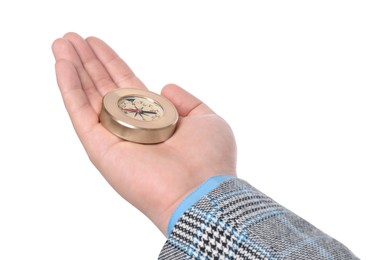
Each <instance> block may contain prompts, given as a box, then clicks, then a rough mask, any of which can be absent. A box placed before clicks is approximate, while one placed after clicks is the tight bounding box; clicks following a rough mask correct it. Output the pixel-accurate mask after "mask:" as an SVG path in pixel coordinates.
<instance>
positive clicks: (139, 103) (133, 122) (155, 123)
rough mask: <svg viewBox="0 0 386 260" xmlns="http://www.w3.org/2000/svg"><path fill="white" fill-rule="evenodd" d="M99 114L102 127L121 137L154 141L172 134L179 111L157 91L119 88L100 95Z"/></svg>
mask: <svg viewBox="0 0 386 260" xmlns="http://www.w3.org/2000/svg"><path fill="white" fill-rule="evenodd" d="M99 118H100V122H101V124H102V125H103V126H104V127H105V128H107V129H108V130H109V131H110V132H111V133H113V134H115V135H116V136H118V137H120V138H122V139H124V140H127V141H130V142H136V143H144V144H154V143H161V142H164V141H166V140H167V139H169V138H170V137H171V136H172V135H173V133H174V131H175V128H176V125H177V121H178V113H177V110H176V108H175V107H174V105H173V104H172V103H171V102H170V101H169V100H168V99H166V98H165V97H163V96H160V95H158V94H156V93H153V92H151V91H147V90H141V89H133V88H118V89H114V90H112V91H110V92H109V93H107V94H106V95H105V96H104V97H103V101H102V111H101V114H100V116H99Z"/></svg>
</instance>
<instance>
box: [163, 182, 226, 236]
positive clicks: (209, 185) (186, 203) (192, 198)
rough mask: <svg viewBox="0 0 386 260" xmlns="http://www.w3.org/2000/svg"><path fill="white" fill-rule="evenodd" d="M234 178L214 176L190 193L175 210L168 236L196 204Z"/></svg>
mask: <svg viewBox="0 0 386 260" xmlns="http://www.w3.org/2000/svg"><path fill="white" fill-rule="evenodd" d="M233 178H234V177H233V176H228V175H219V176H213V177H211V178H209V179H208V180H206V181H205V182H204V183H203V184H201V185H200V186H199V187H198V188H197V189H195V190H194V191H193V192H192V193H190V194H189V195H188V197H186V198H185V199H184V200H183V201H182V202H181V203H180V204H179V205H178V206H177V208H176V209H175V210H174V212H173V214H172V216H171V218H170V220H169V224H168V230H167V236H168V237H169V235H170V233H171V232H172V229H173V227H174V225H175V224H176V223H177V221H178V220H179V219H180V217H181V216H182V215H183V214H184V213H185V212H186V211H187V210H188V209H189V208H190V207H192V206H193V205H194V204H196V202H197V201H199V200H200V199H201V198H203V197H204V196H205V195H206V194H208V193H209V192H211V191H212V190H214V189H215V188H217V187H218V186H220V185H221V184H222V183H223V182H225V181H227V180H229V179H233Z"/></svg>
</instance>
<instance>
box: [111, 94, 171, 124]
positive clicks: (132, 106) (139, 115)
mask: <svg viewBox="0 0 386 260" xmlns="http://www.w3.org/2000/svg"><path fill="white" fill-rule="evenodd" d="M118 107H119V108H120V109H121V111H122V112H123V113H124V114H126V115H127V116H129V117H131V118H134V119H137V120H140V121H154V120H157V119H159V118H160V117H162V116H163V114H164V111H163V109H162V107H161V105H159V104H158V103H156V102H155V101H154V100H152V99H149V98H145V97H136V96H128V97H124V98H121V99H120V100H119V101H118Z"/></svg>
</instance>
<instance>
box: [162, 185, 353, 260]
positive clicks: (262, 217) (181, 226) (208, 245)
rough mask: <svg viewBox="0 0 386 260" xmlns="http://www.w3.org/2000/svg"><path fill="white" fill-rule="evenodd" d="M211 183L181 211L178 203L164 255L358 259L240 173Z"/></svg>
mask: <svg viewBox="0 0 386 260" xmlns="http://www.w3.org/2000/svg"><path fill="white" fill-rule="evenodd" d="M206 185H207V184H204V185H202V186H201V187H200V189H202V190H204V192H205V191H209V190H206V188H205V186H206ZM209 189H210V191H209V192H207V193H206V195H204V196H203V197H202V198H200V199H197V198H196V199H193V200H192V201H191V202H193V204H192V205H191V206H189V204H191V203H187V206H189V208H188V209H186V211H184V212H183V213H182V212H178V209H177V212H175V215H174V216H173V217H174V219H173V217H172V219H171V222H170V225H171V226H170V227H169V229H168V232H169V238H168V241H167V242H166V244H165V246H164V248H163V250H162V252H161V254H160V259H180V258H181V259H182V258H183V257H187V256H189V257H193V258H197V259H201V258H203V259H204V258H205V257H209V259H211V258H216V257H217V256H218V257H220V256H221V257H225V259H230V258H235V259H266V258H267V259H268V258H269V259H283V258H285V259H357V258H356V257H355V256H354V255H353V254H352V253H351V252H350V250H348V249H347V248H346V247H345V246H344V245H342V244H341V243H340V242H338V241H336V240H335V239H333V238H331V237H330V236H328V235H326V234H325V233H323V232H321V231H320V230H318V229H317V228H315V227H314V226H312V225H311V224H310V223H308V222H306V221H305V220H303V219H302V218H300V217H298V216H297V215H295V214H294V213H292V212H291V211H289V210H287V209H285V208H284V207H282V206H281V205H279V204H278V203H276V202H275V201H273V200H272V199H270V198H269V197H267V196H266V195H264V194H263V193H261V192H260V191H258V190H256V189H255V188H253V187H252V186H250V185H249V184H248V183H246V182H244V181H242V180H240V179H237V178H229V179H224V180H221V182H220V183H219V184H218V185H217V186H215V187H214V186H212V187H209ZM198 193H200V192H198ZM197 196H198V194H196V197H197ZM189 200H190V199H189V198H188V202H189ZM183 204H184V203H182V208H183V209H184V207H186V206H183ZM180 211H181V210H180ZM177 218H178V220H176V219H177Z"/></svg>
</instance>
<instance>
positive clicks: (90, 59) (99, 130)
mask: <svg viewBox="0 0 386 260" xmlns="http://www.w3.org/2000/svg"><path fill="white" fill-rule="evenodd" d="M52 51H53V54H54V57H55V60H56V64H55V69H56V77H57V83H58V86H59V89H60V92H61V95H62V98H63V101H64V104H65V107H66V109H67V112H68V114H69V116H70V118H71V121H72V124H73V127H74V129H75V131H76V133H77V135H78V137H79V139H80V141H81V143H82V144H83V147H84V149H85V151H86V153H87V154H88V156H89V158H90V160H91V162H92V163H93V164H94V165H95V167H96V168H97V169H98V170H99V172H100V173H101V174H102V175H103V176H104V178H105V179H106V180H107V182H108V183H109V184H110V185H111V186H112V187H113V188H114V189H115V190H116V191H117V192H118V193H119V194H120V195H121V196H122V197H123V198H124V199H126V200H127V201H128V202H129V203H131V204H132V205H134V206H135V207H136V208H138V209H139V210H140V211H141V212H142V213H143V214H145V215H146V216H147V217H148V218H149V219H150V220H151V221H152V222H153V223H154V224H155V225H156V226H157V227H158V228H159V230H160V231H161V232H162V233H163V234H165V235H166V230H167V224H168V221H169V219H170V217H171V215H172V213H173V211H174V210H175V208H176V207H177V206H178V204H179V203H180V202H181V201H182V200H183V199H184V198H185V197H186V196H187V195H188V194H189V193H190V192H192V191H193V190H194V189H195V188H197V187H198V186H199V185H200V184H201V183H203V182H204V181H205V180H207V179H208V178H210V177H212V176H216V175H222V174H226V175H232V176H236V144H235V139H234V136H233V133H232V130H231V128H230V127H229V125H228V124H227V123H226V122H225V121H224V120H223V119H222V118H221V117H220V116H218V115H217V114H216V113H215V112H213V111H212V110H211V109H210V108H209V107H208V106H207V105H206V104H204V103H203V102H201V101H200V100H199V99H198V98H196V97H194V96H193V95H192V94H190V93H188V92H187V91H186V90H184V89H182V88H181V87H179V86H177V85H175V84H168V85H166V86H165V87H164V88H163V89H162V91H161V95H163V96H164V97H166V98H167V99H169V100H170V101H171V102H172V103H173V104H174V105H175V107H176V109H177V111H178V113H179V122H178V125H177V130H176V132H175V133H174V135H173V136H172V137H171V138H170V139H168V140H167V141H165V142H163V143H160V144H154V145H143V144H137V143H131V142H127V141H124V140H122V139H120V138H118V137H116V136H115V135H113V134H111V133H110V132H109V131H108V130H106V129H105V128H104V127H103V126H102V125H101V124H100V122H99V113H100V111H101V105H102V98H103V96H104V95H105V94H106V93H108V92H109V91H110V90H113V89H115V88H138V89H146V87H145V85H144V84H143V83H142V81H141V80H139V79H138V78H137V77H136V76H135V74H134V73H133V71H132V70H131V69H130V67H129V66H128V65H127V64H126V63H125V62H124V61H123V60H122V59H121V58H120V57H119V56H118V55H117V54H116V53H115V52H114V51H113V49H112V48H110V47H109V46H108V45H107V44H106V43H105V42H103V41H102V40H100V39H98V38H96V37H88V38H82V37H81V36H80V35H78V34H76V33H73V32H71V33H67V34H65V35H64V36H63V37H61V38H58V39H56V40H55V41H54V42H53V44H52Z"/></svg>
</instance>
